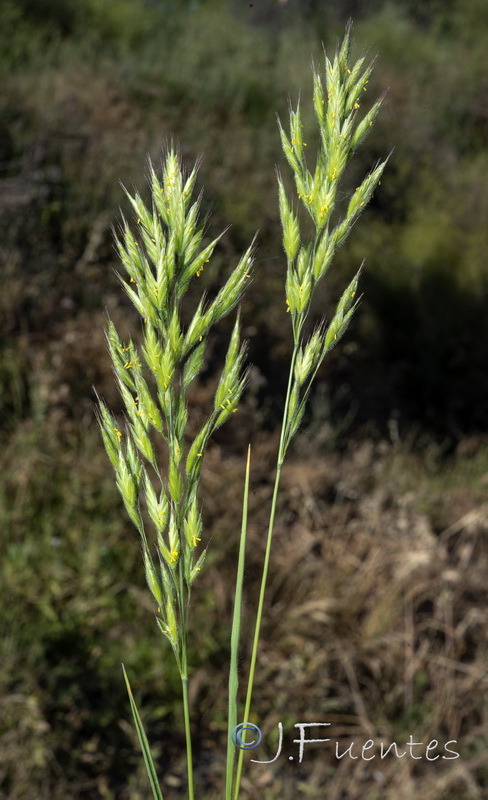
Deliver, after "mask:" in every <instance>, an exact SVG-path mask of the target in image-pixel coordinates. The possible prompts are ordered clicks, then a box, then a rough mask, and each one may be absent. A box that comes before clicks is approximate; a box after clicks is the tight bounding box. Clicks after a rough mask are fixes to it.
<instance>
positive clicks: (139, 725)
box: [122, 664, 163, 800]
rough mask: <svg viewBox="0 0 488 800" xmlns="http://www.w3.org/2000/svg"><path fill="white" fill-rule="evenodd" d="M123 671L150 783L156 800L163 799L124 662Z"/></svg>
mask: <svg viewBox="0 0 488 800" xmlns="http://www.w3.org/2000/svg"><path fill="white" fill-rule="evenodd" d="M122 672H123V673H124V678H125V685H126V686H127V693H128V695H129V702H130V707H131V711H132V716H133V717H134V722H135V725H136V731H137V737H138V739H139V744H140V745H141V750H142V755H143V756H144V763H145V765H146V770H147V775H148V778H149V783H150V784H151V789H152V793H153V797H154V800H163V794H162V792H161V789H160V787H159V782H158V777H157V775H156V768H155V766H154V761H153V760H152V756H151V751H150V749H149V742H148V741H147V736H146V734H145V731H144V728H143V725H142V721H141V718H140V716H139V712H138V710H137V706H136V701H135V700H134V695H133V694H132V689H131V686H130V683H129V678H128V676H127V673H126V671H125V667H124V665H123V664H122Z"/></svg>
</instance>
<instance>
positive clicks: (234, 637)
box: [225, 445, 251, 800]
mask: <svg viewBox="0 0 488 800" xmlns="http://www.w3.org/2000/svg"><path fill="white" fill-rule="evenodd" d="M250 468H251V446H250V445H249V449H248V451H247V464H246V478H245V484H244V501H243V504H242V526H241V539H240V543H239V561H238V564H237V578H236V595H235V600H234V616H233V619H232V633H231V649H230V669H229V730H228V738H227V769H226V776H225V800H232V788H233V786H232V785H233V782H234V764H235V755H236V751H235V747H234V743H233V742H232V731H233V730H234V728H235V727H236V725H237V689H238V687H239V678H238V676H237V659H238V655H239V637H240V632H241V611H242V586H243V583H244V560H245V551H246V532H247V510H248V505H249V473H250Z"/></svg>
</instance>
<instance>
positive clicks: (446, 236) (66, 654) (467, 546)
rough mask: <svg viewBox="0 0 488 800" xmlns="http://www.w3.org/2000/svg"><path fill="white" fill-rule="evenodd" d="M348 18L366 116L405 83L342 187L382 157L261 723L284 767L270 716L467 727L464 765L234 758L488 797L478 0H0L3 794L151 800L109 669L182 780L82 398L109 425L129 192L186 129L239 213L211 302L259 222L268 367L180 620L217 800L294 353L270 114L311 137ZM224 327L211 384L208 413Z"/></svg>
mask: <svg viewBox="0 0 488 800" xmlns="http://www.w3.org/2000/svg"><path fill="white" fill-rule="evenodd" d="M349 17H352V18H353V20H354V23H355V27H354V39H355V54H356V56H359V55H361V54H363V53H365V52H366V53H368V54H369V55H370V56H371V57H374V56H376V55H378V62H377V65H376V69H375V72H374V74H373V78H372V80H371V81H370V91H369V93H368V96H367V102H372V101H373V100H374V98H375V97H376V96H377V95H378V94H380V93H381V92H382V91H383V90H384V89H387V90H388V96H387V100H386V103H385V105H384V108H383V110H382V113H381V114H380V118H379V121H378V123H377V125H376V126H375V128H374V130H373V132H372V134H371V135H370V137H369V139H368V140H367V142H366V143H365V145H363V147H362V148H361V150H360V151H359V153H358V155H357V157H356V161H355V163H354V166H353V167H352V169H351V172H350V174H349V175H348V178H347V180H348V181H349V184H350V185H355V184H354V181H355V180H356V179H357V178H358V177H360V176H361V175H363V174H364V173H365V172H366V171H367V170H368V169H369V168H370V167H371V166H372V164H373V163H374V162H376V160H377V159H378V158H380V157H384V155H385V154H386V153H388V152H390V151H393V152H392V156H391V158H390V161H389V163H388V167H387V170H386V173H385V176H384V179H383V182H382V185H381V187H380V188H379V190H378V191H377V193H376V194H375V197H374V199H373V201H372V204H371V207H370V208H369V209H368V210H367V211H366V212H365V214H364V215H363V216H362V217H361V218H360V220H359V222H358V223H357V225H356V227H355V229H354V231H353V233H352V234H351V237H350V240H349V241H348V243H347V245H346V247H345V248H344V249H343V251H342V252H341V253H340V256H339V257H338V258H337V259H336V263H335V269H334V270H332V272H331V275H330V280H329V281H328V283H327V282H326V284H325V285H324V286H323V288H322V290H321V294H320V297H319V299H318V301H317V303H316V306H317V307H316V315H317V317H319V316H321V315H323V314H324V313H325V314H329V313H330V310H331V309H332V308H333V304H334V301H335V300H336V298H337V296H338V294H339V292H340V290H341V287H343V286H344V285H345V282H346V281H347V280H348V279H349V278H350V276H351V275H352V274H353V273H354V272H355V270H356V269H357V266H358V264H359V263H360V262H361V260H362V259H363V258H365V259H366V266H365V271H364V277H363V281H362V289H363V291H364V298H363V300H362V304H361V307H360V310H359V312H358V315H357V317H356V320H355V322H354V324H353V325H352V326H351V328H350V330H349V332H348V334H347V337H346V339H345V340H344V341H343V342H342V343H341V345H340V347H338V348H337V349H336V350H334V351H333V353H332V357H331V358H330V359H329V361H328V363H327V364H326V365H324V368H323V371H322V372H321V374H320V376H319V381H318V384H317V388H316V391H315V394H314V396H313V399H312V402H311V407H310V413H309V415H308V418H307V419H306V420H305V423H304V426H303V430H302V432H301V434H300V436H299V437H298V439H297V442H296V445H295V448H294V450H293V453H292V454H291V458H290V462H289V464H288V465H287V468H286V469H285V470H284V474H283V487H284V491H283V493H282V497H281V501H280V509H279V523H278V529H277V533H276V538H275V554H274V557H273V561H274V564H273V568H272V574H273V577H272V580H271V584H270V590H269V593H268V604H267V605H268V611H267V620H266V623H265V625H264V630H263V645H262V655H261V658H260V662H259V671H258V685H257V688H256V694H255V701H254V708H255V714H256V716H255V721H257V722H258V723H259V724H260V725H261V726H262V727H263V730H264V731H265V733H266V734H267V736H268V742H269V743H270V744H269V751H270V754H269V756H268V757H269V758H272V757H273V754H274V752H275V749H273V742H274V741H276V739H274V740H273V736H275V737H276V732H277V723H278V721H282V722H283V724H284V726H285V733H286V734H287V735H288V740H289V741H291V739H292V734H295V731H294V729H293V725H294V724H295V722H298V721H310V722H312V721H323V720H324V719H326V720H327V721H330V722H331V723H332V724H333V730H334V734H333V735H334V736H336V737H338V738H339V739H340V740H341V741H346V742H350V741H351V740H353V739H354V740H356V741H361V740H362V741H365V740H366V739H369V738H373V739H375V740H378V741H379V740H381V739H382V740H383V741H387V742H391V741H397V742H398V743H401V742H404V741H407V740H408V737H409V735H410V734H413V736H414V739H415V741H425V742H429V741H430V740H431V739H433V738H436V739H438V740H439V741H440V742H445V741H447V740H448V739H457V740H458V742H459V748H460V751H461V756H462V757H461V759H459V760H456V761H453V762H448V761H446V762H442V763H440V761H437V762H435V763H429V762H426V761H425V759H424V760H422V761H421V762H420V761H412V760H411V759H402V760H401V761H396V760H390V761H387V760H385V761H384V762H378V761H373V762H365V761H359V762H352V761H350V760H349V761H346V760H342V761H341V762H338V761H336V759H335V758H334V756H333V751H332V750H330V749H327V748H326V747H322V749H319V750H317V751H316V752H314V753H312V751H311V750H310V756H309V758H307V757H306V758H305V760H304V762H303V764H302V765H301V766H298V765H297V764H292V763H291V762H289V761H288V759H287V757H286V756H287V755H288V753H287V754H286V755H283V757H282V758H281V760H280V761H278V762H276V763H275V764H273V765H272V767H273V768H271V767H262V766H258V765H253V764H250V765H249V766H248V768H247V778H246V781H247V782H246V787H245V788H246V792H247V794H246V796H247V797H260V798H261V797H263V796H264V797H266V798H269V799H270V800H272V799H273V798H280V800H287V799H288V798H290V799H291V798H293V800H295V798H297V797H303V798H307V797H311V798H322V797H323V796H324V793H325V792H326V793H327V797H328V798H329V800H334V799H336V800H355V798H361V799H362V800H376V799H377V798H378V800H379V799H380V798H381V800H393V798H395V800H412V799H413V798H414V797H415V798H417V797H420V796H421V797H423V798H427V799H428V800H429V799H430V800H450V798H461V800H462V799H463V798H483V797H485V796H486V794H485V791H486V786H487V785H488V757H487V754H486V735H487V718H486V707H487V705H486V701H487V694H486V688H487V679H486V675H487V670H486V667H487V666H488V652H487V648H486V642H487V634H488V623H487V613H486V612H487V602H486V601H487V590H486V576H487V569H488V546H487V540H486V533H487V530H488V505H487V504H486V492H487V489H488V437H487V432H488V315H487V313H486V305H487V300H488V263H487V257H486V254H487V252H488V228H487V225H486V220H487V217H488V104H487V98H488V71H487V69H486V53H487V52H488V5H487V3H486V0H368V2H366V0H341V2H333V1H332V0H328V1H327V0H288V1H287V2H286V0H281V2H278V0H255V2H254V3H249V2H244V0H200V2H197V0H187V2H185V0H111V1H110V2H104V0H72V1H71V2H70V0H35V2H34V0H0V54H1V55H0V79H1V84H2V92H1V94H0V210H1V216H0V267H1V278H2V291H1V293H0V464H1V482H0V522H1V530H2V535H1V541H0V559H1V582H0V598H1V604H0V608H1V611H0V630H1V640H0V648H1V650H0V704H1V714H0V797H5V798H12V800H31V798H51V799H52V800H58V799H59V800H60V799H61V798H63V800H65V798H67V797H69V798H76V799H78V798H79V799H80V800H89V799H90V798H102V799H103V800H105V799H106V800H112V799H115V798H117V800H118V799H119V798H120V800H125V798H131V800H137V798H148V797H149V791H148V788H147V783H146V779H145V776H144V772H143V768H142V765H141V763H140V759H139V754H138V748H137V743H136V742H135V737H134V732H133V730H132V724H131V720H130V712H129V707H128V703H127V699H126V695H125V688H124V685H123V680H122V674H121V670H120V663H121V662H122V661H124V663H125V665H126V667H127V668H128V671H129V675H130V676H131V680H132V681H133V685H134V687H135V691H136V693H137V699H138V701H139V703H140V704H141V706H142V708H143V710H144V718H145V721H146V724H147V730H148V735H149V737H150V739H151V742H152V743H153V744H154V751H155V754H156V755H157V758H158V764H159V768H160V774H161V779H162V785H163V789H164V791H165V796H168V797H170V798H171V797H180V796H181V797H182V796H184V771H185V765H184V758H183V747H184V743H183V738H182V720H181V707H180V700H179V687H178V676H177V674H176V671H175V670H174V668H173V665H172V657H171V654H170V653H169V652H168V650H167V648H166V647H165V646H164V644H163V643H162V642H160V640H159V639H158V636H157V630H156V626H155V624H154V619H153V615H152V606H151V601H150V597H149V593H148V591H147V590H146V589H145V586H144V577H143V571H142V566H141V563H140V553H139V546H138V542H137V538H136V534H135V531H134V530H133V529H132V526H131V523H130V522H129V521H128V519H127V518H126V516H125V513H124V512H123V509H122V504H121V501H120V499H119V497H118V495H117V491H116V489H115V483H114V479H113V475H112V470H111V467H110V464H109V462H108V460H107V458H106V456H105V453H104V451H103V448H102V445H101V441H100V437H99V433H98V429H97V426H96V422H95V417H94V392H93V386H96V388H97V390H98V391H99V392H100V393H101V394H102V396H103V397H104V398H105V399H106V401H107V403H108V405H109V407H111V408H113V409H114V410H116V411H117V410H118V411H119V412H120V411H121V406H120V403H119V401H118V398H117V395H116V391H115V387H114V381H113V377H112V374H111V370H110V364H109V357H108V354H107V352H106V347H105V340H104V325H105V314H106V313H107V312H108V313H109V314H110V316H111V317H112V318H113V319H114V321H115V322H116V324H117V327H118V329H119V331H121V333H123V332H124V331H129V330H130V331H131V332H132V334H133V335H135V336H137V331H138V329H137V320H136V318H135V315H134V314H133V312H132V310H131V308H130V307H129V304H128V302H126V300H125V298H124V296H123V293H122V292H121V290H120V289H119V287H118V284H117V280H116V277H115V275H114V268H117V261H116V258H115V253H114V248H113V243H112V233H111V226H112V225H114V224H116V222H117V219H118V216H119V206H121V207H122V210H123V211H124V212H126V213H130V212H129V210H128V208H127V201H126V199H125V197H124V194H123V191H122V189H121V187H120V184H119V181H120V180H121V181H123V183H124V184H125V185H127V186H129V187H130V186H132V185H133V184H135V185H137V186H138V188H140V189H141V190H142V191H143V192H144V191H145V192H146V197H147V195H148V192H147V187H146V188H145V187H144V173H145V170H146V163H147V162H146V158H147V154H149V155H150V156H151V157H152V158H153V160H154V161H155V162H158V160H159V158H160V154H161V150H162V148H163V147H164V145H165V143H168V142H169V141H171V140H174V141H176V142H177V143H178V144H179V146H180V149H181V152H182V155H183V158H184V161H185V163H186V165H187V166H188V167H191V166H192V164H193V162H194V161H195V159H196V158H197V157H198V156H199V154H203V155H204V160H203V163H202V167H201V171H200V186H201V187H203V186H204V187H205V194H204V201H203V203H204V209H205V211H207V212H211V217H210V220H209V235H211V234H212V233H213V234H214V235H215V232H217V231H220V230H221V229H222V228H223V227H225V226H226V225H228V224H231V225H232V227H231V228H230V229H229V231H228V232H227V234H226V236H225V237H224V239H223V240H222V246H221V247H220V249H219V253H218V255H217V257H216V258H215V260H214V263H213V264H212V265H209V269H207V270H206V272H205V273H204V276H202V279H201V281H202V282H203V285H204V286H205V288H206V289H207V290H208V291H210V292H212V291H214V290H215V289H216V287H218V286H219V284H220V282H221V280H222V276H223V275H224V274H226V273H227V271H228V270H229V269H230V268H231V267H232V265H233V264H235V262H236V259H237V258H238V256H239V254H240V253H241V251H242V250H243V249H244V248H245V247H247V246H248V244H249V242H250V240H251V239H252V237H253V235H254V233H255V232H256V230H258V231H259V239H258V244H259V250H258V255H257V264H256V270H255V277H254V281H253V283H252V285H251V286H250V289H249V292H248V295H247V298H246V301H245V304H244V307H243V309H242V314H243V320H244V333H245V335H246V336H247V337H248V338H249V340H250V358H251V360H252V363H253V370H252V374H251V382H250V386H249V390H248V394H247V399H246V401H245V403H244V404H243V408H242V409H241V413H240V414H239V415H237V416H236V419H235V420H233V422H232V424H231V425H230V426H228V427H227V428H224V429H223V430H222V432H221V433H220V432H219V434H220V435H219V437H218V438H216V440H215V441H214V443H213V447H212V449H211V452H210V453H209V457H208V463H207V467H206V471H205V473H204V484H205V502H204V513H205V517H206V522H207V537H208V538H209V539H211V545H210V548H209V556H208V560H207V565H206V569H205V572H204V574H202V577H201V579H200V580H199V582H198V583H197V584H196V585H195V595H194V597H195V601H194V607H193V609H192V618H193V638H192V645H191V647H192V650H191V663H192V664H193V678H192V683H191V701H192V719H193V725H194V732H195V741H196V753H195V761H196V772H197V782H198V787H199V795H198V796H199V797H201V798H204V797H205V798H207V797H208V798H209V799H210V798H215V797H218V796H221V794H222V771H223V766H224V759H225V755H224V754H225V735H226V732H225V714H226V702H225V693H224V694H222V692H221V688H222V686H224V685H225V681H226V666H227V662H228V634H229V627H230V613H231V604H232V585H233V580H234V574H235V556H236V552H237V535H238V529H239V515H240V505H241V495H242V481H243V471H244V454H245V451H246V446H247V443H248V441H251V442H252V444H253V453H254V456H253V459H254V465H253V477H252V489H253V491H252V498H251V530H250V546H249V563H248V568H247V582H246V587H247V596H246V609H247V610H248V611H249V613H250V614H251V613H252V610H253V609H254V608H255V605H256V600H257V587H258V580H259V574H260V573H259V570H260V566H261V563H262V556H263V550H264V533H265V521H266V518H267V509H268V507H269V500H270V495H271V487H272V478H273V464H274V459H275V454H276V449H277V437H278V434H279V431H278V428H277V426H278V422H279V418H280V411H281V407H282V402H283V396H284V388H285V387H284V382H285V380H286V369H287V363H288V359H289V355H290V338H291V337H290V332H289V330H288V327H287V325H286V324H285V323H286V321H287V320H286V315H285V303H284V263H283V256H282V248H281V242H280V224H279V214H278V204H277V191H276V180H275V166H278V168H280V169H281V170H282V171H283V174H284V176H286V179H287V180H288V173H287V168H286V164H285V162H284V159H283V157H282V154H281V152H280V145H279V136H278V131H277V125H276V114H277V113H278V114H279V116H280V117H281V119H285V118H286V116H287V108H288V101H289V98H291V100H292V101H293V102H295V101H296V98H297V97H298V94H299V93H300V96H301V98H302V108H303V112H304V114H305V124H306V129H308V130H309V131H310V133H309V134H308V138H307V136H306V141H308V145H309V151H310V152H311V153H313V149H314V143H316V132H315V131H314V129H313V118H312V104H311V69H310V66H311V59H312V58H313V59H314V61H315V63H316V64H320V63H321V62H322V58H323V56H322V43H323V44H324V45H325V47H326V49H327V48H334V47H335V45H336V42H337V41H338V40H339V39H340V38H341V37H342V34H343V30H344V26H345V24H346V22H347V20H348V18H349ZM344 189H347V186H345V187H344ZM201 285H202V284H200V285H198V286H196V287H195V289H194V291H193V294H190V298H189V302H191V301H192V300H194V298H195V297H196V296H197V291H198V292H199V291H200V288H201ZM229 327H230V321H228V323H227V324H224V325H223V326H222V339H221V340H216V341H215V342H214V344H213V350H212V353H211V356H210V358H209V361H208V364H207V366H206V371H205V374H204V376H203V380H202V381H201V382H200V385H199V386H198V388H197V390H196V392H195V403H196V406H197V407H198V408H201V409H203V410H205V408H206V404H207V403H208V402H209V399H210V397H211V394H212V388H213V383H212V380H213V379H212V376H213V374H214V366H215V364H217V363H218V361H219V360H220V359H221V357H222V353H223V351H224V347H225V341H226V336H227V334H228V331H229ZM237 417H238V419H237ZM250 635H251V625H250V623H249V624H248V625H247V627H246V630H245V631H244V642H243V673H244V672H245V668H246V655H247V651H248V644H247V642H248V641H249V639H250ZM329 735H330V734H329ZM293 752H294V751H293V750H292V749H290V753H293ZM306 756H307V754H306ZM255 757H258V758H265V757H266V756H262V755H258V756H255Z"/></svg>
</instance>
